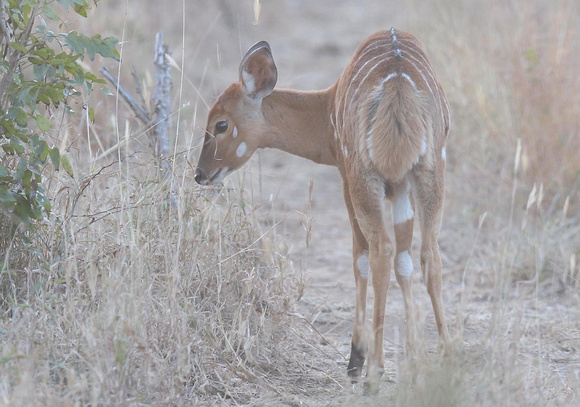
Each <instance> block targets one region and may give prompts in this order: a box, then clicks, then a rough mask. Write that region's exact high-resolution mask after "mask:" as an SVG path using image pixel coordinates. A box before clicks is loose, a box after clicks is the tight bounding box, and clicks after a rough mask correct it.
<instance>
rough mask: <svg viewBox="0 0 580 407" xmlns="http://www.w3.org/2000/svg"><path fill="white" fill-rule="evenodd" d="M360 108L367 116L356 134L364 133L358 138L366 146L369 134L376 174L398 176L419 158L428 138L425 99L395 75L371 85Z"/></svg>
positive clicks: (388, 177)
mask: <svg viewBox="0 0 580 407" xmlns="http://www.w3.org/2000/svg"><path fill="white" fill-rule="evenodd" d="M377 100H379V102H377ZM362 109H363V112H365V113H366V114H365V115H364V116H366V118H367V119H366V120H363V121H361V126H362V127H364V128H361V129H360V134H363V135H365V136H364V137H363V138H362V140H361V141H362V142H364V143H365V148H367V147H368V145H367V144H368V142H367V139H368V138H369V137H370V141H371V142H370V147H371V148H372V152H373V162H374V165H375V166H376V167H377V169H378V170H379V172H380V174H381V175H382V176H383V177H385V178H386V179H388V180H393V181H398V180H400V179H401V178H403V176H404V175H405V174H407V173H408V172H409V171H410V170H411V168H412V167H413V165H414V164H416V163H417V161H418V160H419V158H420V154H421V149H422V147H423V142H425V143H427V146H428V145H429V144H430V141H431V139H432V133H433V126H432V124H431V112H430V109H429V100H428V99H427V98H426V97H425V94H424V93H423V92H417V91H415V89H414V88H413V87H412V86H411V84H410V83H408V81H407V80H406V79H404V78H402V77H400V76H398V77H395V78H393V79H391V80H390V81H388V82H387V83H385V84H384V85H383V86H382V87H378V88H377V89H374V92H372V93H371V94H369V97H368V98H367V100H366V101H365V102H364V103H363V106H362ZM369 134H370V135H369ZM424 138H425V140H424Z"/></svg>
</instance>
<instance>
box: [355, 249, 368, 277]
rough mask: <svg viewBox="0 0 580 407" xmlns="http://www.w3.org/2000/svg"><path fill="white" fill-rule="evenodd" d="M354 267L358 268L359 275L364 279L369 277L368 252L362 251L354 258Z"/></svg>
mask: <svg viewBox="0 0 580 407" xmlns="http://www.w3.org/2000/svg"><path fill="white" fill-rule="evenodd" d="M356 268H357V269H358V271H359V273H360V276H361V277H362V278H364V279H365V280H366V279H368V278H369V274H370V272H371V266H370V264H369V252H368V251H366V250H365V251H364V252H362V253H361V254H360V256H358V259H356Z"/></svg>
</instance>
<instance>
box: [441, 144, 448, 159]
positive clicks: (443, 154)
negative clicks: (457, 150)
mask: <svg viewBox="0 0 580 407" xmlns="http://www.w3.org/2000/svg"><path fill="white" fill-rule="evenodd" d="M441 158H443V159H444V160H445V159H447V153H446V152H445V147H443V148H442V149H441Z"/></svg>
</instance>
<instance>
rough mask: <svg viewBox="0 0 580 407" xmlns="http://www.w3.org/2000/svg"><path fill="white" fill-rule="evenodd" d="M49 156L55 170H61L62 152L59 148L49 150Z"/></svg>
mask: <svg viewBox="0 0 580 407" xmlns="http://www.w3.org/2000/svg"><path fill="white" fill-rule="evenodd" d="M48 155H49V156H50V160H51V161H52V165H53V166H54V169H55V170H57V171H58V170H59V169H60V151H58V148H57V147H53V148H51V149H49V150H48Z"/></svg>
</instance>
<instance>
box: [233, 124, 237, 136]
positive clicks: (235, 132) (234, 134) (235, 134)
mask: <svg viewBox="0 0 580 407" xmlns="http://www.w3.org/2000/svg"><path fill="white" fill-rule="evenodd" d="M232 137H233V138H236V137H238V128H237V127H236V126H234V130H233V131H232Z"/></svg>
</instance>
